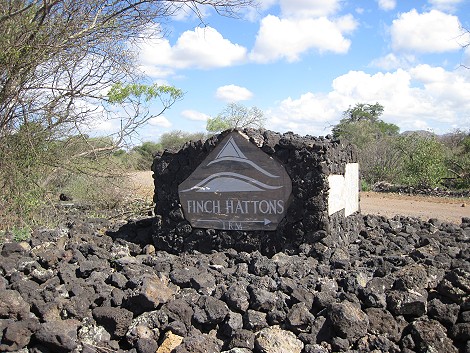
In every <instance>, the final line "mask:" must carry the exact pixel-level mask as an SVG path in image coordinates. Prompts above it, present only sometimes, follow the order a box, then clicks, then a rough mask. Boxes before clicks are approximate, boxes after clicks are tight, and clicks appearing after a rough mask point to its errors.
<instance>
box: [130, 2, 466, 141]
mask: <svg viewBox="0 0 470 353" xmlns="http://www.w3.org/2000/svg"><path fill="white" fill-rule="evenodd" d="M202 11H203V14H204V21H205V23H206V26H205V27H201V26H200V20H199V19H198V18H197V17H196V16H194V14H192V13H190V12H184V11H181V12H180V13H178V15H177V16H176V17H175V18H172V19H171V20H169V21H167V22H166V23H162V24H156V26H157V25H158V26H161V28H162V29H164V30H165V33H166V35H165V36H164V37H163V38H149V39H147V40H145V41H142V42H141V43H139V46H138V60H139V64H140V66H141V69H142V70H143V71H144V72H145V74H146V75H148V77H149V80H151V81H153V82H159V83H165V84H170V85H174V86H176V87H178V88H181V89H182V90H183V91H184V92H185V96H184V98H183V100H182V101H180V102H178V103H176V104H175V105H174V106H173V107H172V108H171V110H169V111H167V112H165V114H164V116H160V117H158V118H155V119H152V120H151V121H150V124H149V125H148V126H147V127H146V128H145V130H143V131H141V133H140V136H139V138H140V140H142V141H156V140H158V138H159V136H160V135H161V134H162V133H164V132H168V131H171V130H184V131H189V132H196V131H204V130H205V125H206V122H205V121H206V119H207V118H208V117H213V116H216V115H217V114H218V113H219V112H221V111H222V110H223V108H224V107H225V105H226V104H227V103H230V102H238V103H240V104H243V105H245V106H247V107H251V106H256V107H258V108H260V109H261V110H263V112H264V115H265V117H266V119H267V122H266V125H265V127H266V128H268V129H271V130H275V131H279V132H285V131H294V132H296V133H299V134H302V135H305V134H311V135H317V136H318V135H326V134H328V133H329V132H330V129H331V126H333V125H335V124H336V123H338V122H339V120H340V119H341V114H342V112H343V111H344V110H346V109H347V108H348V107H349V106H354V105H355V104H356V103H375V102H379V103H380V104H382V105H383V106H384V107H385V110H384V115H383V116H382V119H383V120H384V121H386V122H389V123H394V124H397V125H398V126H399V127H400V129H401V131H402V132H403V131H407V130H430V131H433V132H436V133H438V134H442V133H446V132H450V131H452V130H454V129H458V128H460V129H468V128H469V127H470V69H465V68H463V67H462V65H467V66H468V67H470V48H466V49H465V48H462V45H463V44H466V43H469V42H470V35H469V34H468V33H466V32H465V30H463V28H466V29H468V30H470V1H469V0H428V1H410V0H406V1H404V0H402V1H398V0H397V1H395V0H368V1H364V0H363V1H354V2H353V1H348V0H262V1H260V2H259V7H258V9H256V10H255V9H248V10H245V11H243V12H242V13H241V14H240V18H238V19H233V18H226V17H222V16H219V15H217V14H215V13H214V11H213V10H211V9H209V8H202Z"/></svg>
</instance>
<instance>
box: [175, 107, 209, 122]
mask: <svg viewBox="0 0 470 353" xmlns="http://www.w3.org/2000/svg"><path fill="white" fill-rule="evenodd" d="M181 116H183V117H184V118H186V119H189V120H193V121H207V119H209V118H210V116H209V115H207V114H204V113H201V112H198V111H196V110H189V109H188V110H183V111H182V112H181Z"/></svg>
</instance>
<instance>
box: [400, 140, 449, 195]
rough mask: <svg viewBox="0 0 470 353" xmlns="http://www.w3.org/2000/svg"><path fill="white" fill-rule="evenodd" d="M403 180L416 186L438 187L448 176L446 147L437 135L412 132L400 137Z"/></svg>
mask: <svg viewBox="0 0 470 353" xmlns="http://www.w3.org/2000/svg"><path fill="white" fill-rule="evenodd" d="M400 149H401V151H402V153H403V167H402V175H401V178H402V181H403V182H404V183H405V184H407V185H410V186H414V187H432V188H433V187H436V186H438V185H439V183H440V182H441V180H442V179H443V178H445V177H447V175H448V174H447V168H446V166H445V147H444V145H443V144H442V143H441V142H439V141H438V139H437V138H436V137H435V136H423V135H420V134H418V133H412V134H409V135H406V136H402V137H400Z"/></svg>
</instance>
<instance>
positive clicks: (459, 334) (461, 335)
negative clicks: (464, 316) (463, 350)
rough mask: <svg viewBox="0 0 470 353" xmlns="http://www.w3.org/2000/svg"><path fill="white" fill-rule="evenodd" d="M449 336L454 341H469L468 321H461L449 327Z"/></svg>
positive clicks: (469, 325)
mask: <svg viewBox="0 0 470 353" xmlns="http://www.w3.org/2000/svg"><path fill="white" fill-rule="evenodd" d="M450 336H451V337H452V338H453V339H455V340H456V341H461V342H465V341H469V340H470V323H468V322H462V323H458V324H455V325H454V326H452V328H451V329H450Z"/></svg>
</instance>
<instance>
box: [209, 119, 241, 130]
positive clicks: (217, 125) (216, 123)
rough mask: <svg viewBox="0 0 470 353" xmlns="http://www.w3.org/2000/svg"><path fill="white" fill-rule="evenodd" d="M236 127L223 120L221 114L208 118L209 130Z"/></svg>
mask: <svg viewBox="0 0 470 353" xmlns="http://www.w3.org/2000/svg"><path fill="white" fill-rule="evenodd" d="M232 128H234V127H233V126H231V125H230V122H228V121H226V120H223V118H222V117H221V116H216V117H215V118H209V119H207V125H206V130H207V131H209V132H221V131H225V130H229V129H232Z"/></svg>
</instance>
